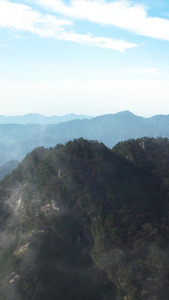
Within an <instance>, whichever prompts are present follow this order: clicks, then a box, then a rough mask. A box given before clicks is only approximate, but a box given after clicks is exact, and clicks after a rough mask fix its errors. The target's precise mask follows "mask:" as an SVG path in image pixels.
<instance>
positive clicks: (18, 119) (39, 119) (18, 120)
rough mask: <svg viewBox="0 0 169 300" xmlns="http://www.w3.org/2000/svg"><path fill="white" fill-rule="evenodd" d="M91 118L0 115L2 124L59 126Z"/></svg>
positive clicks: (81, 116) (82, 116) (73, 115)
mask: <svg viewBox="0 0 169 300" xmlns="http://www.w3.org/2000/svg"><path fill="white" fill-rule="evenodd" d="M90 118H92V117H91V116H86V115H76V114H67V115H64V116H51V117H47V116H44V115H41V114H33V113H32V114H26V115H23V116H2V115H0V124H22V125H23V124H32V123H33V124H57V123H60V122H66V121H71V120H75V119H90Z"/></svg>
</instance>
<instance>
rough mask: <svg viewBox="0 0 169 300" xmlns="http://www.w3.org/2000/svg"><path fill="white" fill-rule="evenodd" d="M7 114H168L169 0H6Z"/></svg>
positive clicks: (0, 59)
mask: <svg viewBox="0 0 169 300" xmlns="http://www.w3.org/2000/svg"><path fill="white" fill-rule="evenodd" d="M0 99H1V100H0V101H1V102H0V103H1V105H0V114H4V115H21V114H26V113H29V112H37V113H42V114H46V115H63V114H67V113H71V112H73V113H77V114H88V115H101V114H105V113H115V112H118V111H122V110H130V111H131V112H133V113H135V114H137V115H142V116H152V115H155V114H169V1H168V0H147V1H146V0H142V1H136V0H134V1H119V0H118V1H113V0H70V1H61V0H23V1H20V0H11V1H7V0H0Z"/></svg>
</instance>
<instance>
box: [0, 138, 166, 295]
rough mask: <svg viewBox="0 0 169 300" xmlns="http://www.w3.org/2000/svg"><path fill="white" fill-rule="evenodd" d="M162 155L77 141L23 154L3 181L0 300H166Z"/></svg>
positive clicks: (162, 146) (150, 143)
mask: <svg viewBox="0 0 169 300" xmlns="http://www.w3.org/2000/svg"><path fill="white" fill-rule="evenodd" d="M168 153H169V140H168V139H163V138H158V139H153V138H151V139H150V138H142V139H138V140H129V141H126V142H121V143H119V144H117V145H116V146H115V147H114V148H113V149H112V150H111V149H109V148H107V147H106V146H105V145H104V144H103V143H98V142H97V141H87V140H84V139H82V138H80V139H76V140H74V141H69V142H67V143H66V144H65V145H61V144H58V145H57V146H56V147H54V148H49V149H45V148H44V147H38V148H36V149H35V150H33V151H32V152H31V153H30V154H28V155H27V156H26V157H25V158H24V160H23V161H22V162H21V163H20V164H19V167H18V168H17V169H16V170H14V171H13V172H12V174H11V175H8V176H7V177H6V178H5V179H4V180H3V181H2V182H1V183H0V211H1V214H0V231H1V240H0V245H1V247H0V262H1V274H0V278H1V281H0V296H1V299H2V300H14V299H19V300H28V299H36V300H47V299H54V300H55V299H57V300H58V299H59V300H64V299H68V300H69V299H70V300H71V299H80V297H81V299H85V300H98V299H99V300H112V299H115V300H125V299H130V300H135V299H137V300H147V299H156V300H161V299H163V300H168V294H169V274H168V269H169V261H168V251H169V239H168V236H169V235H168V233H169V225H168V224H169V223H168V222H169V171H168V170H169V158H168ZM65 287H66V288H65Z"/></svg>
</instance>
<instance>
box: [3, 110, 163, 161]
mask: <svg viewBox="0 0 169 300" xmlns="http://www.w3.org/2000/svg"><path fill="white" fill-rule="evenodd" d="M70 117H72V118H76V119H75V120H71V121H67V119H68V118H70ZM4 118H5V119H4ZM6 118H7V117H3V118H2V117H1V118H0V120H1V124H0V164H1V165H2V164H4V163H5V162H7V161H10V160H19V161H20V160H22V159H23V157H24V156H25V155H26V154H27V153H28V152H30V151H32V150H33V149H34V148H35V147H38V146H45V147H53V146H55V145H56V144H57V143H65V142H67V141H69V140H73V139H75V138H80V137H83V138H85V139H89V140H98V141H99V142H103V143H104V144H105V145H106V146H108V147H110V148H111V147H113V146H114V145H115V144H116V143H118V142H119V141H124V140H128V139H130V138H140V137H144V136H148V137H169V115H166V116H165V115H157V116H154V117H151V118H143V117H139V116H136V115H134V114H133V113H131V112H129V111H124V112H120V113H116V114H108V115H102V116H98V117H94V118H90V117H86V116H76V115H68V116H64V117H62V118H61V117H44V116H40V115H33V114H29V115H26V116H23V117H9V119H8V118H7V119H6ZM11 118H12V119H11ZM58 118H60V119H58ZM78 118H79V119H78ZM2 119H3V120H2ZM56 119H57V120H56ZM5 120H6V121H5ZM59 120H60V121H61V122H60V123H58V124H56V122H58V121H59ZM4 122H7V123H8V124H2V123H4ZM11 122H12V123H13V122H15V123H21V122H22V123H24V124H25V123H29V124H25V125H24V124H9V123H11ZM34 122H35V123H36V124H34ZM47 122H48V124H46V123H47ZM38 123H39V124H38ZM49 123H53V124H49Z"/></svg>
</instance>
